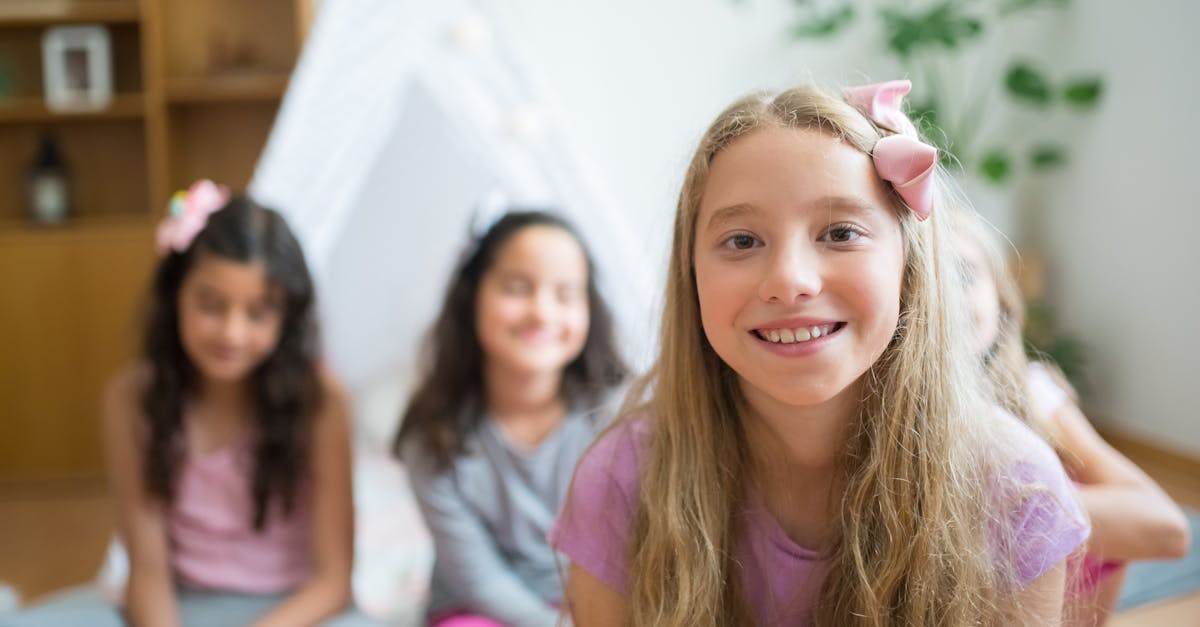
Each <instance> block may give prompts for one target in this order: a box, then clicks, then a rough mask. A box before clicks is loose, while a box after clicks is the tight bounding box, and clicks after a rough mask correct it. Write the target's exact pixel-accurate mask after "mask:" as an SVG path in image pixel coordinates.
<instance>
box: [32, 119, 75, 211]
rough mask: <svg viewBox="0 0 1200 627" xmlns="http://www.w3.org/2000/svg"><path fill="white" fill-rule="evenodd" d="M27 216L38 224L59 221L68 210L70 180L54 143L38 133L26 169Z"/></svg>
mask: <svg viewBox="0 0 1200 627" xmlns="http://www.w3.org/2000/svg"><path fill="white" fill-rule="evenodd" d="M28 180H29V183H28V193H29V215H30V217H32V218H33V220H34V221H35V222H37V223H39V224H61V223H62V222H64V221H65V220H66V219H67V217H68V216H69V215H70V213H71V185H70V183H71V180H70V177H69V176H68V171H67V164H66V163H65V162H64V161H63V158H62V154H61V152H60V151H59V148H58V142H57V141H56V140H55V139H54V136H53V135H51V134H50V133H49V132H45V133H43V134H42V142H41V147H40V148H38V155H37V158H36V159H35V160H34V161H33V164H32V165H31V166H30V168H29V179H28Z"/></svg>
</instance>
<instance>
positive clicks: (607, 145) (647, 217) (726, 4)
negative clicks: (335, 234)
mask: <svg viewBox="0 0 1200 627" xmlns="http://www.w3.org/2000/svg"><path fill="white" fill-rule="evenodd" d="M513 5H514V10H515V11H516V17H517V21H518V23H519V24H520V25H521V26H522V28H523V30H524V32H525V33H526V37H527V39H526V40H525V42H524V43H525V45H526V46H527V48H528V51H529V52H531V53H532V56H533V57H534V58H536V59H537V60H538V62H539V63H540V64H541V66H542V69H543V71H544V73H545V75H546V78H547V79H548V80H549V82H550V83H551V84H552V85H553V86H554V87H555V89H556V90H557V92H558V94H559V98H560V101H559V103H558V104H559V105H560V106H561V108H562V109H563V111H564V112H565V116H566V117H567V120H568V121H569V122H570V123H571V124H572V126H573V127H574V128H575V129H576V131H577V133H578V137H579V139H580V140H581V141H582V142H583V145H584V146H585V149H586V150H587V151H588V152H589V154H590V155H591V156H592V158H593V159H594V160H595V162H596V165H597V167H598V168H599V170H600V172H601V174H602V175H603V176H604V177H605V178H606V179H607V181H608V182H609V183H611V184H612V185H613V186H614V193H615V195H616V197H617V199H618V200H620V201H622V203H623V204H624V206H625V207H626V210H627V211H628V212H629V214H630V216H634V217H636V218H637V219H639V220H640V221H641V222H642V223H643V224H645V230H644V237H645V242H646V245H647V246H648V247H649V248H650V249H652V250H654V249H657V250H658V251H659V252H660V256H661V257H665V251H666V247H667V246H668V245H669V240H670V220H671V215H672V210H673V207H674V202H675V194H676V193H677V191H678V185H679V182H680V180H681V177H682V174H683V168H684V166H685V164H686V160H687V158H688V156H689V155H690V151H691V150H692V148H694V145H695V142H696V140H697V139H698V137H699V135H700V133H701V132H702V131H703V129H704V126H705V125H706V124H707V123H708V122H709V121H710V120H711V118H712V117H713V116H714V115H715V114H716V113H717V112H718V111H719V110H720V108H721V107H722V106H724V105H725V104H726V103H728V102H729V101H730V100H732V99H733V98H734V97H736V96H738V95H740V94H742V93H744V92H746V91H748V90H751V89H753V88H756V87H764V86H765V87H772V86H776V87H777V86H781V85H785V84H789V83H794V82H797V81H802V80H807V79H816V80H818V81H822V82H827V81H833V82H836V83H845V82H857V81H859V80H860V79H861V77H862V76H868V77H870V78H872V79H882V78H890V77H891V72H892V71H893V70H894V68H889V67H888V65H887V64H886V62H883V61H881V60H879V59H878V58H876V57H873V56H871V55H870V52H869V51H870V46H871V45H875V42H871V41H866V42H863V41H858V42H855V41H849V42H848V43H849V44H850V45H840V46H829V45H824V44H820V45H814V44H806V45H801V44H796V43H794V42H789V41H788V38H787V37H786V34H785V33H786V29H787V27H788V25H789V24H790V23H791V20H792V19H793V17H794V15H795V14H794V12H793V8H792V7H793V4H792V3H791V2H788V1H785V0H742V1H741V2H733V1H732V0H701V1H696V0H658V1H655V2H635V1H633V0H604V1H601V0H576V1H573V2H557V1H554V0H514V2H513ZM1027 19H1033V20H1038V21H1040V26H1041V27H1042V28H1041V30H1042V32H1043V33H1044V32H1046V31H1050V32H1051V33H1052V36H1051V37H1048V38H1046V37H1044V35H1037V36H1035V37H1034V39H1035V40H1036V45H1037V46H1038V47H1039V49H1038V50H1032V49H1030V48H1031V47H1032V45H1034V42H1033V41H1024V40H1023V41H1022V42H1021V44H1020V45H1019V49H1020V50H1022V51H1025V50H1028V51H1029V52H1030V54H1032V55H1033V56H1035V57H1038V58H1043V59H1050V60H1052V63H1054V64H1055V67H1056V70H1057V71H1058V72H1061V73H1060V74H1058V76H1059V77H1060V78H1061V76H1064V75H1067V74H1069V73H1071V72H1075V71H1094V70H1099V71H1101V72H1103V74H1104V76H1105V79H1106V81H1107V91H1106V94H1105V101H1104V103H1103V105H1102V108H1101V109H1100V110H1099V111H1098V112H1097V113H1095V114H1092V115H1089V116H1082V117H1077V118H1073V119H1067V120H1064V122H1063V123H1064V124H1069V125H1070V127H1069V128H1068V129H1067V130H1069V131H1070V132H1076V133H1079V135H1080V139H1079V141H1078V143H1077V144H1076V145H1075V146H1074V147H1073V148H1072V153H1071V157H1070V158H1071V162H1070V165H1069V166H1068V167H1067V168H1066V169H1065V170H1064V171H1062V172H1060V173H1058V174H1057V175H1054V176H1052V177H1049V178H1046V179H1044V180H1042V181H1039V182H1034V183H1033V184H1032V185H1031V186H1028V187H1027V189H1025V190H1024V193H1022V194H1019V195H1018V197H1019V198H1020V199H1021V202H1022V203H1024V205H1025V213H1026V214H1029V215H1033V216H1034V219H1033V220H1032V222H1031V223H1030V224H1027V225H1025V228H1026V229H1030V228H1032V229H1034V230H1035V232H1036V235H1035V236H1034V237H1033V239H1034V240H1036V243H1038V244H1042V245H1044V246H1045V249H1046V255H1047V259H1048V265H1049V274H1050V276H1049V279H1050V287H1051V289H1052V290H1053V294H1052V295H1051V303H1052V305H1053V306H1054V307H1055V308H1056V310H1057V312H1058V315H1059V317H1060V322H1061V323H1062V324H1063V325H1064V327H1065V328H1066V329H1067V330H1069V331H1073V332H1075V333H1077V334H1078V335H1080V336H1082V337H1083V338H1084V339H1085V340H1086V342H1087V343H1088V344H1089V346H1090V347H1091V350H1092V353H1091V367H1092V379H1093V381H1094V384H1095V385H1094V387H1095V394H1094V396H1093V397H1091V398H1089V399H1088V407H1089V410H1090V411H1091V412H1092V413H1093V415H1094V416H1096V417H1097V418H1102V419H1103V420H1106V421H1107V422H1108V423H1109V425H1110V426H1112V427H1115V428H1117V429H1119V430H1121V431H1125V432H1129V433H1131V434H1135V435H1138V436H1141V437H1143V438H1147V439H1151V440H1154V441H1156V442H1158V443H1160V444H1162V445H1165V446H1168V447H1171V448H1176V449H1179V450H1182V451H1185V452H1190V453H1192V454H1196V455H1200V421H1198V420H1195V417H1196V411H1195V410H1194V409H1193V407H1194V406H1195V403H1194V402H1193V399H1192V398H1191V397H1190V392H1191V391H1192V390H1193V389H1195V386H1196V382H1197V381H1198V380H1200V367H1198V366H1197V365H1196V363H1197V362H1196V356H1197V355H1198V354H1200V323H1197V322H1196V318H1195V312H1198V311H1200V280H1198V279H1197V277H1196V273H1197V272H1198V271H1200V253H1198V252H1197V250H1200V248H1198V246H1197V244H1198V243H1200V242H1198V241H1197V240H1200V213H1198V212H1197V209H1200V207H1198V206H1197V205H1198V204H1200V203H1197V201H1196V200H1195V195H1194V193H1193V192H1192V190H1191V187H1192V185H1190V184H1189V183H1190V182H1191V181H1192V180H1193V179H1194V178H1195V177H1196V176H1197V173H1196V169H1197V168H1196V166H1197V164H1198V163H1200V159H1197V158H1196V157H1195V156H1193V154H1192V153H1193V152H1194V151H1195V147H1196V146H1197V144H1198V143H1200V142H1197V141H1196V140H1197V139H1200V134H1198V133H1197V131H1196V125H1197V123H1198V122H1197V119H1196V114H1195V103H1196V102H1200V85H1198V82H1200V81H1198V80H1197V76H1200V73H1198V72H1197V71H1196V70H1195V69H1194V67H1193V62H1194V59H1195V58H1196V57H1197V53H1200V45H1197V44H1196V43H1194V42H1195V41H1196V40H1195V38H1194V36H1193V34H1192V33H1190V32H1189V29H1191V28H1193V27H1194V26H1195V25H1196V24H1200V5H1198V4H1194V3H1191V2H1188V1H1187V0H1171V1H1165V0H1164V1H1161V2H1156V3H1148V4H1140V3H1119V2H1104V3H1098V2H1074V3H1072V4H1071V5H1070V7H1069V8H1068V9H1066V10H1065V12H1058V11H1048V12H1045V13H1042V14H1037V15H1034V16H1033V17H1032V18H1027ZM849 39H851V40H853V37H851V38H849ZM985 62H986V61H985ZM661 269H662V263H660V264H659V267H657V268H654V270H655V271H656V272H660V273H661Z"/></svg>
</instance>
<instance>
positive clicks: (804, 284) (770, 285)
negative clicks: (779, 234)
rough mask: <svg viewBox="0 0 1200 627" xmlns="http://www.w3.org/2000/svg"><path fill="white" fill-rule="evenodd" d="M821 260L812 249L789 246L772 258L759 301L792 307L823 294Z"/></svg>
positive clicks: (776, 252) (810, 247)
mask: <svg viewBox="0 0 1200 627" xmlns="http://www.w3.org/2000/svg"><path fill="white" fill-rule="evenodd" d="M821 284H822V281H821V264H820V256H819V255H818V254H817V252H816V251H815V250H813V249H812V246H806V245H799V246H795V245H793V246H786V247H781V248H779V249H777V250H776V251H775V252H774V254H773V255H771V257H770V261H769V262H768V265H767V267H766V270H765V273H764V275H763V278H762V282H761V283H759V287H758V295H759V298H761V299H763V300H764V301H766V302H773V303H781V304H785V305H786V304H791V303H794V302H797V301H800V300H804V299H806V298H811V297H813V296H816V295H817V294H819V293H820V292H821Z"/></svg>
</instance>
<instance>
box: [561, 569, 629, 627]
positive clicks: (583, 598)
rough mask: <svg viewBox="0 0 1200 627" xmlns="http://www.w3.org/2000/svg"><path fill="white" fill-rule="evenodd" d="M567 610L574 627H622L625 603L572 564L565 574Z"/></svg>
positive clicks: (612, 591) (611, 590) (617, 595)
mask: <svg viewBox="0 0 1200 627" xmlns="http://www.w3.org/2000/svg"><path fill="white" fill-rule="evenodd" d="M567 608H568V609H569V610H570V612H571V620H572V621H573V622H574V624H575V625H576V626H577V627H592V626H593V625H598V626H601V627H611V626H612V625H624V624H625V599H624V598H622V597H621V595H619V594H617V592H616V591H615V590H613V589H612V588H610V587H608V584H606V583H604V582H603V581H600V580H599V579H597V578H596V577H594V576H593V575H592V574H591V573H589V572H588V571H586V570H584V569H583V567H581V566H579V565H578V564H576V563H574V562H571V568H570V570H569V571H568V573H567Z"/></svg>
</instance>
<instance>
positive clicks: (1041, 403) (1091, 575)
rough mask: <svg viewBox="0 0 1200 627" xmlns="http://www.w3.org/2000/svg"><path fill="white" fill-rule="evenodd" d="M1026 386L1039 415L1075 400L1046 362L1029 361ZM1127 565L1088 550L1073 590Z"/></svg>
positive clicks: (1091, 588)
mask: <svg viewBox="0 0 1200 627" xmlns="http://www.w3.org/2000/svg"><path fill="white" fill-rule="evenodd" d="M1026 387H1027V389H1028V390H1029V404H1030V406H1031V408H1032V409H1033V411H1034V413H1036V414H1037V415H1039V416H1053V415H1054V414H1055V413H1056V412H1058V410H1060V409H1062V407H1063V406H1064V405H1066V404H1067V403H1070V402H1072V401H1071V396H1070V394H1068V393H1067V391H1066V390H1064V389H1062V388H1061V387H1059V384H1058V382H1057V381H1055V379H1054V376H1053V375H1051V374H1050V371H1049V370H1047V369H1046V366H1044V365H1042V364H1040V363H1038V362H1036V361H1031V362H1029V367H1028V369H1027V370H1026ZM1072 480H1074V477H1072ZM1074 483H1075V485H1077V486H1079V485H1083V484H1082V483H1080V482H1078V481H1075V482H1074ZM1124 566H1125V563H1124V562H1113V561H1105V560H1103V559H1101V558H1098V557H1096V556H1094V555H1090V554H1086V555H1084V556H1083V557H1082V558H1081V559H1080V560H1079V568H1078V569H1077V571H1076V572H1077V576H1076V578H1075V580H1074V581H1073V582H1072V586H1071V592H1072V593H1073V594H1080V595H1086V594H1091V593H1093V592H1095V591H1096V588H1098V587H1099V586H1100V584H1101V583H1103V582H1104V580H1105V579H1108V578H1109V577H1110V576H1112V574H1113V573H1115V572H1117V571H1119V570H1121V569H1122V568H1124Z"/></svg>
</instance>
